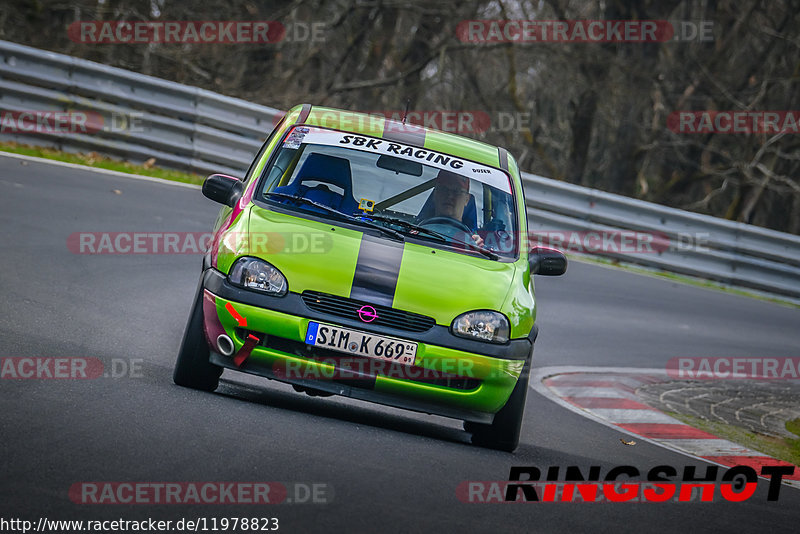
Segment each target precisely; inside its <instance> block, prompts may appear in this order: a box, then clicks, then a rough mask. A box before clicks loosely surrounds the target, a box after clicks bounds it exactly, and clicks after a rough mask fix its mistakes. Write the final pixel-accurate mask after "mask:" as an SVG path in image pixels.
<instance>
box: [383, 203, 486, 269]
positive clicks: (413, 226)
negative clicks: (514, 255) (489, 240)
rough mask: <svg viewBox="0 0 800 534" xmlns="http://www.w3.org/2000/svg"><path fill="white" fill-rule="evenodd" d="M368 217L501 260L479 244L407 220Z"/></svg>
mask: <svg viewBox="0 0 800 534" xmlns="http://www.w3.org/2000/svg"><path fill="white" fill-rule="evenodd" d="M368 217H369V218H370V219H375V220H376V221H382V222H386V223H389V224H396V225H398V226H402V227H403V228H408V229H409V230H416V231H417V232H424V233H426V234H428V235H430V236H433V237H436V238H438V239H439V240H440V241H443V242H445V243H449V242H451V241H453V242H455V243H458V244H460V245H466V246H468V247H470V248H471V249H473V250H477V251H478V252H480V253H481V254H483V255H484V256H486V257H487V258H489V259H491V260H497V259H499V258H500V256H498V255H497V254H495V253H494V252H492V251H491V250H489V249H486V248H483V247H481V246H479V245H478V244H477V243H473V242H469V241H466V240H462V239H457V238H455V237H450V236H448V235H445V234H443V233H441V232H437V231H436V230H431V229H430V228H425V227H424V226H420V225H418V224H414V223H410V222H408V221H406V220H403V219H398V218H395V217H386V216H385V215H371V214H370V215H368Z"/></svg>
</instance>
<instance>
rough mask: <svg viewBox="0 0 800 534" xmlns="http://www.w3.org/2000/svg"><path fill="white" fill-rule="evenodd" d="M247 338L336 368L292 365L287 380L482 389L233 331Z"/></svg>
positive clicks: (447, 376)
mask: <svg viewBox="0 0 800 534" xmlns="http://www.w3.org/2000/svg"><path fill="white" fill-rule="evenodd" d="M248 334H255V335H257V336H259V337H261V343H259V345H261V346H262V347H266V348H268V349H275V350H278V351H281V352H285V353H287V354H293V355H295V356H298V357H300V358H302V359H307V360H316V361H320V362H325V363H327V364H329V365H332V366H334V368H335V371H334V372H333V373H332V374H331V375H330V376H328V375H325V374H316V373H314V372H310V373H309V372H308V371H305V370H304V368H303V367H302V366H298V365H296V364H291V365H288V366H287V367H285V368H284V373H286V372H288V373H289V374H288V375H286V376H288V377H289V378H310V379H315V380H329V381H332V382H338V383H342V384H347V385H350V386H353V387H358V388H364V389H374V387H375V377H376V376H384V377H388V378H394V379H398V380H405V381H410V382H418V383H421V384H428V385H431V386H435V387H440V388H449V389H457V390H461V391H473V390H475V389H477V388H478V387H479V386H480V385H481V380H480V379H478V378H473V377H470V376H461V375H456V374H452V373H446V372H444V371H435V370H432V369H425V368H422V367H417V366H409V365H404V364H399V363H395V362H389V361H384V360H378V359H374V358H368V357H366V356H356V355H353V354H344V353H341V352H338V351H334V350H331V349H326V348H324V347H315V346H312V345H307V344H305V343H303V342H302V341H295V340H292V339H287V338H284V337H279V336H273V335H268V334H265V333H263V332H256V331H253V330H246V329H244V328H236V331H235V335H236V337H237V338H238V340H237V341H240V342H243V341H244V340H245V339H246V338H247V335H248ZM280 365H281V364H277V365H276V366H274V367H273V372H274V371H276V370H277V371H278V373H279V374H280V370H281V366H280ZM353 370H355V371H357V372H354V371H353Z"/></svg>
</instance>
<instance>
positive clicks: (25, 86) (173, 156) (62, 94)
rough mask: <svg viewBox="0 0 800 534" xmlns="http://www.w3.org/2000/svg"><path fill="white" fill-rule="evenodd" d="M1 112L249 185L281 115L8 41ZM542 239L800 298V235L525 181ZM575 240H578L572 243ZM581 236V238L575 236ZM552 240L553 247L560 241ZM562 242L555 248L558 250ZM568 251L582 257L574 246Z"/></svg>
mask: <svg viewBox="0 0 800 534" xmlns="http://www.w3.org/2000/svg"><path fill="white" fill-rule="evenodd" d="M0 110H2V111H21V110H25V111H28V110H42V111H54V110H59V111H74V110H80V111H96V112H98V113H100V114H101V115H103V117H107V118H109V123H108V124H105V123H104V125H103V127H102V129H101V130H100V131H98V132H97V133H94V134H79V133H69V134H55V133H36V134H20V133H14V134H7V133H2V134H0V138H5V139H10V140H14V141H17V142H21V143H28V144H33V145H50V146H55V147H57V148H60V149H62V150H66V151H87V150H93V151H98V152H101V153H107V154H111V155H116V156H121V157H123V158H126V159H130V160H133V161H139V162H141V161H145V160H147V159H149V158H156V160H157V161H158V163H159V164H160V165H164V166H167V167H174V168H179V169H187V170H192V171H195V172H200V173H212V172H226V173H228V174H233V175H239V176H241V175H242V173H243V171H244V170H245V169H246V168H247V166H248V164H249V162H250V160H251V159H252V157H253V155H254V154H255V152H256V151H257V150H258V148H259V147H260V144H261V142H262V140H263V139H264V137H265V136H266V135H267V134H268V133H269V132H270V131H271V130H272V126H273V125H274V124H275V122H276V121H277V119H278V118H279V117H280V115H281V113H282V112H280V111H278V110H276V109H272V108H269V107H265V106H261V105H257V104H253V103H251V102H247V101H244V100H241V99H237V98H231V97H226V96H223V95H220V94H217V93H213V92H211V91H206V90H203V89H198V88H196V87H190V86H186V85H182V84H178V83H174V82H169V81H166V80H162V79H159V78H154V77H152V76H145V75H142V74H137V73H134V72H130V71H126V70H123V69H118V68H115V67H109V66H107V65H102V64H99V63H94V62H91V61H86V60H83V59H78V58H74V57H70V56H66V55H63V54H56V53H53V52H46V51H43V50H39V49H36V48H31V47H27V46H22V45H18V44H14V43H9V42H6V41H0ZM115 117H116V118H123V119H125V120H128V121H129V120H130V118H131V117H134V118H136V119H138V121H139V124H138V127H137V128H129V127H120V126H121V125H118V124H113V122H114V118H115ZM523 184H524V187H525V192H526V199H527V200H526V203H527V209H528V217H529V221H530V226H531V230H533V232H534V233H540V234H541V233H544V234H545V235H549V236H550V237H551V238H552V237H553V235H552V233H551V232H554V231H562V232H564V231H566V232H576V233H577V232H580V233H581V234H580V235H582V236H586V235H587V234H589V235H591V234H592V233H596V235H599V236H603V235H615V234H617V233H618V232H619V231H621V230H622V231H626V230H630V231H634V232H638V233H649V234H651V235H657V236H659V239H660V241H659V244H660V245H661V246H659V247H655V249H656V250H655V251H653V252H637V251H630V250H625V249H619V250H615V249H614V247H613V246H612V247H600V250H597V251H596V253H597V254H598V255H601V256H606V257H611V258H617V259H619V260H622V261H626V262H631V263H636V264H641V265H645V266H650V267H655V268H660V269H664V270H667V271H671V272H676V273H681V274H688V275H693V276H698V277H702V278H706V279H711V280H715V281H718V282H722V283H725V284H730V285H733V286H742V287H747V288H752V289H757V290H763V291H767V292H770V293H776V294H780V295H783V296H786V297H790V298H792V299H800V237H798V236H795V235H790V234H785V233H781V232H775V231H772V230H767V229H764V228H760V227H757V226H752V225H748V224H742V223H734V222H731V221H727V220H723V219H718V218H715V217H709V216H706V215H699V214H695V213H691V212H687V211H683V210H678V209H673V208H667V207H664V206H660V205H657V204H652V203H649V202H643V201H640V200H635V199H631V198H627V197H623V196H619V195H613V194H610V193H605V192H602V191H598V190H594V189H587V188H584V187H579V186H576V185H572V184H568V183H564V182H558V181H555V180H550V179H547V178H543V177H541V176H535V175H531V174H523ZM567 235H570V234H567ZM571 235H577V234H571ZM551 242H552V240H551ZM554 244H555V243H554ZM566 249H567V250H568V251H569V250H572V248H571V247H570V246H567V247H566Z"/></svg>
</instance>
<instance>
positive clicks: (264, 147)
mask: <svg viewBox="0 0 800 534" xmlns="http://www.w3.org/2000/svg"><path fill="white" fill-rule="evenodd" d="M285 122H286V115H284V116H283V118H281V120H280V121H279V122H278V125H277V126H275V128H273V129H272V133H270V134H269V137H267V140H266V141H264V144H263V145H261V149H260V150H259V151H258V154H257V155H256V157H255V158H253V161H252V162H251V163H250V167H249V168H248V169H247V174H245V177H244V181H245V182H246V181H248V180H249V179H250V178H252V175H253V171H254V170H255V168H256V165H258V162H259V161H261V158H262V156H263V155H264V152H265V151H266V150H267V147H268V146H269V144H270V143H271V142H272V138H273V137H275V135H277V133H278V132H279V131H280V130H281V128H283V125H284V123H285Z"/></svg>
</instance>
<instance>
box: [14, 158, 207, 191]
mask: <svg viewBox="0 0 800 534" xmlns="http://www.w3.org/2000/svg"><path fill="white" fill-rule="evenodd" d="M0 156H2V157H5V158H15V159H20V160H25V161H33V162H36V163H45V164H47V165H55V166H57V167H67V168H69V169H77V170H81V171H87V172H93V173H96V174H106V175H109V176H117V177H119V178H128V179H131V180H141V181H144V182H156V183H159V184H164V185H174V186H177V187H188V188H191V189H200V186H199V185H196V184H187V183H184V182H175V181H173V180H165V179H163V178H155V177H153V176H142V175H141V174H130V173H127V172H120V171H112V170H110V169H100V168H98V167H89V166H86V165H80V164H78V163H67V162H66V161H58V160H54V159H47V158H37V157H36V156H26V155H24V154H14V153H11V152H2V151H0Z"/></svg>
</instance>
